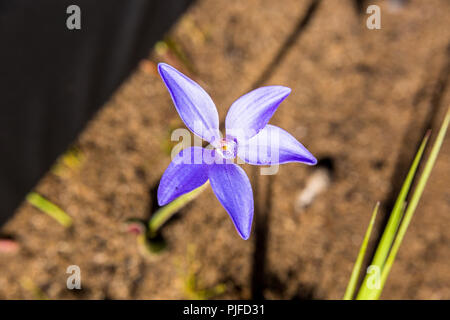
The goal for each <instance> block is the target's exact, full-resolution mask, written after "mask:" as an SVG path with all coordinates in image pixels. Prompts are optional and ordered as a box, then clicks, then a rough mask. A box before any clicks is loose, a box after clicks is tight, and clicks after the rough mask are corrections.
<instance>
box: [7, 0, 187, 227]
mask: <svg viewBox="0 0 450 320" xmlns="http://www.w3.org/2000/svg"><path fill="white" fill-rule="evenodd" d="M191 2H193V1H192V0H167V1H156V0H102V1H91V0H71V1H68V0H59V1H55V0H40V1H28V0H15V1H10V0H0V39H1V40H2V49H1V50H0V70H1V77H0V96H1V97H2V100H1V103H2V106H1V107H0V146H1V147H0V148H1V149H0V152H1V155H2V156H1V158H0V225H1V224H3V223H4V222H5V221H6V220H7V219H8V218H9V217H11V215H12V214H13V212H14V210H15V208H16V207H17V206H18V205H19V203H20V202H21V201H22V199H23V198H24V196H25V194H26V193H27V192H29V191H30V189H31V188H32V187H33V186H34V185H35V184H36V183H37V181H38V179H39V178H40V177H41V176H42V175H43V174H44V173H45V172H46V171H47V170H48V169H49V167H50V165H51V164H52V163H53V162H54V161H55V159H56V158H57V156H58V155H59V154H61V153H62V152H64V150H65V149H66V148H67V147H68V145H69V144H70V143H71V142H72V141H73V140H74V139H75V138H76V136H77V135H78V134H79V132H80V131H81V130H82V128H83V127H84V126H85V125H86V122H87V121H88V120H89V119H90V118H91V117H92V115H93V114H94V113H95V112H96V111H97V110H98V109H99V108H100V107H101V106H102V105H103V104H104V103H105V102H106V101H107V100H108V99H109V98H110V97H111V95H112V94H113V92H114V91H115V90H116V89H117V87H118V86H119V85H120V84H121V82H122V81H124V79H125V78H126V77H127V76H128V75H129V74H130V73H131V72H132V70H133V69H134V68H135V67H136V65H137V63H138V61H139V60H140V59H142V58H143V57H145V56H147V55H148V53H149V51H150V49H151V48H152V46H153V45H154V43H155V42H156V41H157V40H158V39H161V38H162V36H163V34H164V33H165V32H166V31H167V30H168V29H169V27H170V26H171V25H172V24H173V23H174V22H175V21H176V19H177V18H178V17H179V16H180V15H181V14H182V13H183V12H184V11H185V9H186V8H187V7H188V5H189V4H190V3H191ZM72 4H75V5H78V6H79V7H80V9H81V30H69V29H68V28H67V27H66V20H67V18H68V17H69V14H67V13H66V9H67V7H68V6H69V5H72Z"/></svg>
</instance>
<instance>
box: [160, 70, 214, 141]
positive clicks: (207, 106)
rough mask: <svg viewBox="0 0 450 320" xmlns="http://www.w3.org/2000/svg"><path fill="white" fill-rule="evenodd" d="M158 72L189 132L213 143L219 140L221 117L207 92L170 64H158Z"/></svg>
mask: <svg viewBox="0 0 450 320" xmlns="http://www.w3.org/2000/svg"><path fill="white" fill-rule="evenodd" d="M158 71H159V74H160V76H161V78H162V79H163V81H164V83H165V85H166V87H167V89H168V90H169V93H170V96H171V97H172V100H173V103H174V104H175V108H176V109H177V111H178V114H179V115H180V117H181V119H182V120H183V122H184V123H185V124H186V126H187V127H188V128H189V130H191V131H192V132H193V133H195V134H196V135H198V136H199V137H201V138H203V139H204V140H206V141H208V142H211V143H212V142H213V141H214V140H215V139H218V138H219V136H220V133H219V115H218V113H217V109H216V106H215V105H214V102H213V101H212V99H211V97H210V96H209V95H208V94H207V93H206V91H205V90H203V88H202V87H200V85H199V84H197V83H196V82H194V81H193V80H191V79H189V78H188V77H186V76H185V75H184V74H182V73H181V72H179V71H178V70H176V69H175V68H174V67H171V66H169V65H168V64H165V63H160V64H158Z"/></svg>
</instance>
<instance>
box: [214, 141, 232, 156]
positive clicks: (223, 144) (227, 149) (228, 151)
mask: <svg viewBox="0 0 450 320" xmlns="http://www.w3.org/2000/svg"><path fill="white" fill-rule="evenodd" d="M216 150H217V152H218V153H219V154H220V155H221V156H222V157H223V158H225V159H234V158H236V156H237V143H236V141H234V140H232V139H229V138H224V139H222V140H220V142H219V146H218V147H217V148H216Z"/></svg>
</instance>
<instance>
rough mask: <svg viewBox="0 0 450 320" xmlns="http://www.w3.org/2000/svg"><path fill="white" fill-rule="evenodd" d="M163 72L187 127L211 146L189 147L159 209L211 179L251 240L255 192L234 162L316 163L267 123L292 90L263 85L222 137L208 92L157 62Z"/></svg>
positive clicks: (162, 189) (165, 179)
mask: <svg viewBox="0 0 450 320" xmlns="http://www.w3.org/2000/svg"><path fill="white" fill-rule="evenodd" d="M158 71H159V74H160V76H161V78H162V80H163V81H164V83H165V85H166V87H167V89H168V90H169V93H170V95H171V97H172V100H173V103H174V104H175V108H176V109H177V111H178V113H179V115H180V117H181V119H182V120H183V122H184V123H185V125H186V126H187V128H188V129H189V130H191V131H192V132H193V133H194V134H196V135H197V136H199V137H201V138H202V139H204V140H206V141H207V142H209V143H210V145H209V146H208V147H207V148H202V147H198V146H194V147H190V148H186V149H184V150H182V151H181V152H180V153H179V154H178V155H177V156H175V157H174V159H172V162H171V163H170V165H169V167H168V168H167V169H166V171H165V172H164V174H163V176H162V178H161V182H160V184H159V188H158V203H159V205H160V206H163V205H165V204H167V203H169V202H171V201H173V200H174V199H176V198H177V197H179V196H181V195H183V194H185V193H188V192H190V191H192V190H194V189H196V188H198V187H200V186H202V185H203V184H205V183H206V182H207V181H208V180H209V182H210V184H211V187H212V189H213V191H214V194H215V195H216V196H217V198H218V200H219V202H220V203H221V204H222V205H223V207H224V208H225V210H226V211H227V212H228V214H229V215H230V217H231V219H232V221H233V223H234V226H235V227H236V229H237V231H238V233H239V235H240V236H241V237H242V238H243V239H245V240H246V239H248V238H249V236H250V231H251V226H252V220H253V192H252V187H251V184H250V181H249V179H248V177H247V175H246V174H245V171H244V170H243V169H242V168H241V167H240V166H238V165H237V164H235V163H233V162H234V159H236V158H237V157H238V158H239V159H242V160H243V161H245V162H247V163H249V164H253V165H277V164H282V163H288V162H302V163H305V164H308V165H314V164H316V163H317V160H316V158H314V156H313V155H312V154H311V153H310V152H309V151H308V150H307V149H306V148H305V147H304V146H303V145H302V144H301V143H300V142H298V141H297V140H296V139H295V138H294V137H293V136H292V135H290V134H289V133H288V132H286V131H284V130H283V129H281V128H279V127H276V126H273V125H269V124H267V123H268V122H269V120H270V118H271V117H272V115H273V114H274V112H275V110H276V109H277V107H278V106H279V105H280V103H281V102H282V101H283V100H284V99H285V98H286V97H287V96H288V95H289V94H290V92H291V89H289V88H287V87H283V86H267V87H261V88H258V89H255V90H253V91H251V92H249V93H247V94H245V95H243V96H242V97H240V98H239V99H237V100H236V101H235V102H234V103H233V104H232V105H231V107H230V109H229V111H228V114H227V116H226V119H225V129H226V134H225V137H224V138H222V136H221V134H220V131H219V115H218V113H217V109H216V106H215V105H214V102H213V101H212V99H211V97H210V96H209V95H208V93H206V91H205V90H203V88H202V87H200V85H199V84H197V83H196V82H195V81H193V80H191V79H189V78H188V77H187V76H185V75H184V74H182V73H181V72H179V71H178V70H176V69H175V68H173V67H171V66H169V65H167V64H165V63H160V64H158Z"/></svg>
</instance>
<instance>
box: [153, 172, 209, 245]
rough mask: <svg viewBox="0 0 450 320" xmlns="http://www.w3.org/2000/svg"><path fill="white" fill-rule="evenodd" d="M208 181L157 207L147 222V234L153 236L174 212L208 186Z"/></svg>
mask: <svg viewBox="0 0 450 320" xmlns="http://www.w3.org/2000/svg"><path fill="white" fill-rule="evenodd" d="M208 184H209V181H207V182H206V183H205V184H203V185H202V186H200V187H198V188H197V189H194V190H192V191H191V192H188V193H186V194H184V195H182V196H181V197H178V198H177V199H175V200H174V201H172V202H170V203H169V204H167V205H165V206H164V207H161V208H159V209H158V210H157V211H156V212H155V213H154V214H153V215H152V217H151V218H150V221H149V222H148V234H149V236H150V237H152V236H154V235H155V234H156V232H157V231H158V230H159V228H161V226H162V225H163V224H164V223H166V221H167V220H169V219H170V217H172V216H173V215H174V214H175V213H176V212H178V211H179V210H180V209H181V208H183V207H184V206H185V205H187V204H188V203H189V202H191V201H192V200H194V199H195V198H197V197H198V196H199V195H200V194H201V193H202V192H203V191H204V190H205V189H206V187H207V186H208Z"/></svg>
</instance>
